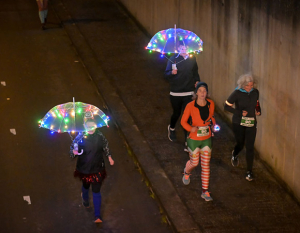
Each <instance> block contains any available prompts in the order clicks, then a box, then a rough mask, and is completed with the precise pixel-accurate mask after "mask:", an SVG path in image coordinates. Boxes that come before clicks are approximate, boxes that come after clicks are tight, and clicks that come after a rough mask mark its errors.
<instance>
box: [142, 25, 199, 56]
mask: <svg viewBox="0 0 300 233" xmlns="http://www.w3.org/2000/svg"><path fill="white" fill-rule="evenodd" d="M179 43H180V44H183V45H185V46H186V48H187V53H193V52H202V51H203V41H202V40H201V39H200V38H199V37H198V36H197V35H196V34H195V33H194V32H191V31H188V30H184V29H181V28H176V25H175V28H169V29H166V30H162V31H159V32H158V33H156V34H155V35H154V36H153V37H152V38H151V40H150V42H149V43H148V45H147V47H146V49H149V50H150V51H156V52H159V53H161V54H169V53H178V51H177V48H178V45H179Z"/></svg>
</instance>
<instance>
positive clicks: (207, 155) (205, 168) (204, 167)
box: [200, 138, 213, 201]
mask: <svg viewBox="0 0 300 233" xmlns="http://www.w3.org/2000/svg"><path fill="white" fill-rule="evenodd" d="M200 153H201V182H202V194H201V197H202V198H203V199H204V200H205V201H212V200H213V199H212V197H211V196H210V194H209V192H208V187H209V178H210V159H211V138H209V139H206V140H204V141H202V145H201V150H200Z"/></svg>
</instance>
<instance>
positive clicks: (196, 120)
mask: <svg viewBox="0 0 300 233" xmlns="http://www.w3.org/2000/svg"><path fill="white" fill-rule="evenodd" d="M206 101H207V102H208V104H209V116H208V118H207V119H206V120H205V121H203V120H202V119H201V115H200V111H199V109H198V108H197V107H195V100H194V101H192V102H190V103H188V104H187V106H186V107H185V110H184V112H183V115H182V118H181V122H180V123H181V125H182V127H183V128H184V129H185V130H187V131H188V132H190V135H189V137H190V138H191V139H193V140H206V139H208V138H210V137H211V129H210V127H208V128H209V134H208V135H207V136H197V131H196V132H193V133H192V132H191V129H192V127H193V126H196V127H203V126H208V125H210V124H211V122H210V119H211V120H212V123H213V125H215V124H216V120H215V118H214V112H215V103H214V101H212V100H211V99H206ZM189 117H192V122H193V125H192V126H191V125H190V124H189V123H188V119H189Z"/></svg>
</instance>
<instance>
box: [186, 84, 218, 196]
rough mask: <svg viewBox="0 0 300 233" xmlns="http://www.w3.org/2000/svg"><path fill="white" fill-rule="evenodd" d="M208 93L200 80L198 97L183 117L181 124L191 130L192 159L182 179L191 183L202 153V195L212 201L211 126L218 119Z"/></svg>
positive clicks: (188, 140)
mask: <svg viewBox="0 0 300 233" xmlns="http://www.w3.org/2000/svg"><path fill="white" fill-rule="evenodd" d="M207 93H208V86H207V84H206V83H204V82H199V83H198V84H197V86H196V98H195V100H194V101H192V102H190V103H189V104H188V105H187V106H186V108H185V110H184V113H183V116H182V118H181V125H182V126H183V128H184V129H185V130H187V131H188V132H189V136H188V138H187V146H188V151H189V156H190V160H189V161H187V163H186V166H185V168H184V175H183V178H182V181H183V183H184V184H185V185H188V184H189V183H190V175H191V172H192V170H193V169H194V168H195V167H196V166H198V164H199V158H200V155H201V168H202V172H201V181H202V195H201V197H202V198H203V199H205V201H212V200H213V199H212V197H211V196H210V194H209V192H208V186H209V176H210V158H211V136H212V132H211V127H210V126H211V125H213V126H214V125H215V124H216V120H215V118H214V110H215V104H214V102H213V101H212V100H211V99H208V98H207ZM190 117H191V118H192V125H190V124H189V123H188V122H189V118H190Z"/></svg>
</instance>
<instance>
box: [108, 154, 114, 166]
mask: <svg viewBox="0 0 300 233" xmlns="http://www.w3.org/2000/svg"><path fill="white" fill-rule="evenodd" d="M108 160H109V164H110V165H111V166H112V165H114V164H115V161H114V160H113V159H112V157H111V156H109V157H108Z"/></svg>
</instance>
